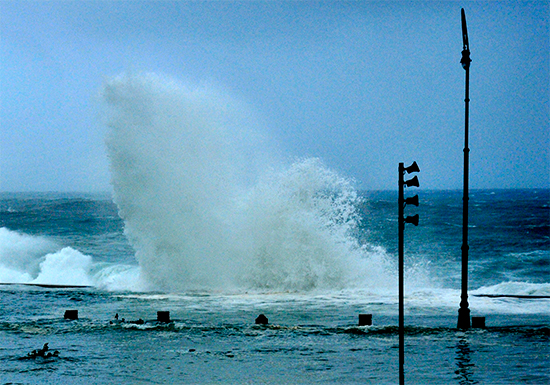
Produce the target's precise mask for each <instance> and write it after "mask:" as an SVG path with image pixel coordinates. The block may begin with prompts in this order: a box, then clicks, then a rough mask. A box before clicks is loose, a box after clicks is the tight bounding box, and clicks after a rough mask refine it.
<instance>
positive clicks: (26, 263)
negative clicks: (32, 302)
mask: <svg viewBox="0 0 550 385" xmlns="http://www.w3.org/2000/svg"><path fill="white" fill-rule="evenodd" d="M57 247H58V246H57V245H56V244H55V243H54V242H53V241H51V240H49V239H47V238H45V237H40V236H31V235H27V234H21V233H19V232H17V231H12V230H9V229H7V228H5V227H2V228H0V282H11V283H21V282H28V281H29V280H31V279H32V277H33V276H36V275H37V274H38V272H39V270H40V267H39V263H40V258H42V257H43V256H44V255H45V254H46V253H48V252H51V251H53V250H55V249H56V248H57Z"/></svg>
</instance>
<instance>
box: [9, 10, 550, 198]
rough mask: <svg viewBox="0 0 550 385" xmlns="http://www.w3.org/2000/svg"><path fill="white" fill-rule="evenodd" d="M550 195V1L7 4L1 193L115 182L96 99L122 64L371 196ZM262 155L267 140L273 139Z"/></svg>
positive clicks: (96, 188) (103, 186)
mask: <svg viewBox="0 0 550 385" xmlns="http://www.w3.org/2000/svg"><path fill="white" fill-rule="evenodd" d="M461 7H464V9H465V11H466V18H467V22H468V32H469V40H470V50H471V58H472V60H473V61H472V65H471V71H470V72H471V74H470V98H471V103H470V148H471V152H470V154H471V155H470V167H471V173H470V187H471V188H472V189H475V188H510V187H514V188H515V187H519V188H524V187H550V117H549V116H550V104H549V94H550V56H549V52H550V38H549V8H550V7H549V2H547V1H545V2H543V1H539V2H528V3H521V2H516V1H508V2H482V1H475V2H470V1H462V2H451V1H443V2H434V1H430V2H405V1H399V2H369V1H361V2H339V1H334V2H309V1H301V2H283V1H263V2H250V1H247V2H232V1H215V2H200V1H193V2H187V1H179V2H164V1H153V2H145V1H131V2H123V1H116V2H111V1H86V2H84V1H70V2H60V1H47V2H30V1H5V0H0V92H1V94H0V191H104V190H109V189H110V185H109V178H110V176H109V169H108V162H107V158H106V155H105V148H104V137H105V128H104V127H102V125H101V119H100V118H99V113H98V106H97V95H98V93H99V90H100V89H101V86H102V84H103V82H104V80H105V79H108V78H110V77H112V76H115V75H118V74H119V73H122V72H125V71H137V72H139V71H144V72H156V73H159V74H164V75H168V76H171V77H174V78H176V79H179V80H181V81H182V82H189V83H193V84H196V83H199V84H205V83H206V84H210V85H212V86H214V87H217V88H218V89H220V90H223V91H224V92H226V93H228V94H229V95H232V96H233V97H235V98H236V99H238V100H240V101H242V102H243V103H245V104H246V105H247V106H249V107H250V109H251V110H253V111H254V113H255V114H256V115H257V116H258V117H259V118H260V120H261V121H262V123H263V125H264V126H265V128H266V130H268V132H269V135H270V136H271V137H272V139H273V140H274V141H276V142H277V143H278V145H279V147H280V148H281V149H282V152H283V153H284V154H285V156H287V157H289V158H292V157H306V156H315V157H319V158H321V159H322V160H323V161H324V162H325V164H326V165H327V166H328V167H329V168H332V169H334V170H336V171H337V172H339V173H340V174H342V175H344V176H347V177H350V178H354V179H355V180H356V181H357V185H358V187H359V188H365V189H396V188H397V165H398V163H399V162H405V163H406V165H408V164H410V163H411V162H412V161H413V160H416V161H417V162H418V164H419V165H420V168H421V173H420V174H419V179H420V183H421V187H422V188H427V189H452V188H461V187H462V172H463V166H462V162H463V160H462V159H463V147H464V79H465V71H464V70H463V69H462V67H461V66H460V63H459V61H460V57H461V50H462V37H461V25H460V8H461ZM259 150H260V149H259Z"/></svg>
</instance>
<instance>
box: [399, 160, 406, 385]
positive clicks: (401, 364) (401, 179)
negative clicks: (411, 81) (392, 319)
mask: <svg viewBox="0 0 550 385" xmlns="http://www.w3.org/2000/svg"><path fill="white" fill-rule="evenodd" d="M404 174H405V166H404V165H403V163H399V384H400V385H404V384H405V373H404V364H405V317H404V300H403V294H404V279H403V265H404V263H403V243H404V242H403V233H404V230H405V219H404V208H405V196H404V195H405V194H404V192H403V185H404V183H405V182H404Z"/></svg>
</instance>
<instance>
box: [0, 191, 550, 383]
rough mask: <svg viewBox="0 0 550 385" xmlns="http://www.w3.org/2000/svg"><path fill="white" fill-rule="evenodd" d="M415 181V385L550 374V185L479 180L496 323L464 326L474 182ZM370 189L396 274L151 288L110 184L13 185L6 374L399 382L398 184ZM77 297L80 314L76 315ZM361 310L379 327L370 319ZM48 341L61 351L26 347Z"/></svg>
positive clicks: (370, 218) (408, 259) (408, 350)
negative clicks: (52, 188)
mask: <svg viewBox="0 0 550 385" xmlns="http://www.w3.org/2000/svg"><path fill="white" fill-rule="evenodd" d="M418 194H419V196H420V203H421V204H420V206H419V207H418V208H414V209H412V208H411V209H410V211H411V213H412V212H414V213H418V214H419V215H420V224H419V226H418V227H414V226H412V225H410V226H409V225H408V226H407V228H406V230H405V266H406V271H407V273H406V275H405V325H406V330H405V381H406V383H411V384H428V383H429V384H476V383H479V384H518V383H525V384H546V383H549V381H550V344H549V340H550V299H549V298H548V297H549V296H550V280H549V278H550V265H549V261H550V258H549V256H550V239H549V225H550V223H549V222H550V219H549V212H550V211H549V201H550V190H494V191H490V190H486V191H485V190H481V191H473V192H472V193H471V196H470V205H471V210H470V211H471V220H470V242H469V244H470V259H471V263H470V288H471V291H470V293H469V294H470V297H469V302H470V309H471V312H472V316H484V317H486V328H484V329H478V328H476V329H470V330H467V331H461V330H457V329H456V322H457V310H458V306H459V302H460V298H459V297H460V245H461V210H462V209H461V207H462V205H461V191H422V190H421V189H418ZM358 195H359V196H360V197H361V198H363V199H362V202H361V203H360V204H358V208H359V210H358V212H359V213H360V218H359V225H358V229H359V233H358V234H356V235H355V237H356V239H357V240H358V243H360V244H362V245H367V246H368V250H366V252H365V255H363V256H362V257H361V258H363V259H364V260H363V262H364V264H365V265H366V266H365V267H366V268H367V270H368V269H371V268H372V269H374V270H375V271H376V272H377V275H380V274H382V273H381V272H384V274H385V275H384V276H372V275H370V274H368V273H364V274H365V275H364V278H365V279H366V280H367V279H368V280H369V281H365V282H359V283H357V282H355V281H354V282H353V283H350V285H348V286H347V287H346V284H345V282H344V284H340V283H339V282H334V283H332V284H333V285H334V288H333V289H331V288H330V287H327V285H329V284H331V283H329V284H326V283H324V280H323V279H319V283H318V285H313V284H311V283H309V284H308V285H309V286H306V287H298V283H296V282H294V283H285V282H284V279H282V278H281V284H280V285H279V287H265V286H264V285H261V284H259V283H258V282H256V281H254V280H251V281H249V284H248V285H244V284H242V283H241V286H240V287H238V286H237V285H228V286H226V288H225V289H223V288H221V287H216V286H211V288H208V287H203V288H197V287H193V288H191V289H187V290H186V289H182V290H175V289H174V290H166V289H163V290H159V289H157V290H155V289H154V288H150V287H149V288H144V287H139V285H140V283H139V282H140V278H139V272H138V271H139V267H138V263H137V261H136V258H135V251H134V249H133V248H132V246H131V245H130V244H129V242H128V241H127V238H126V236H125V234H124V222H123V220H122V219H120V217H119V215H118V208H117V206H116V204H115V203H113V201H112V199H111V197H110V196H109V195H106V194H105V195H101V194H61V193H58V194H54V193H50V194H46V193H42V194H38V193H37V194H31V193H26V194H24V193H19V194H15V193H3V194H1V195H0V225H1V228H0V280H1V282H2V283H10V285H7V284H4V285H0V304H1V306H0V309H1V310H0V341H1V342H2V343H1V344H0V360H1V363H2V364H1V368H2V369H1V370H2V375H1V379H2V383H4V384H8V383H17V384H46V383H64V384H112V383H127V384H154V383H158V384H163V383H197V384H199V383H231V384H242V383H250V384H288V383H295V384H299V383H302V384H307V383H342V384H353V383H373V384H392V383H398V379H399V377H398V368H399V367H398V328H397V325H398V319H397V317H398V306H397V301H398V298H397V273H396V269H395V266H396V262H397V261H396V259H397V218H396V217H397V204H396V199H397V193H396V192H390V191H386V192H361V193H359V194H358ZM408 209H409V208H408V207H407V210H408ZM210 262H212V261H210ZM302 263H304V261H302ZM318 263H320V262H318ZM278 268H280V269H282V268H283V267H281V266H278ZM169 277H170V279H174V277H173V276H171V275H169ZM277 278H280V277H279V276H277ZM294 279H302V280H304V279H305V278H303V277H295V278H294ZM372 280H374V282H373V281H372ZM17 283H36V284H44V285H47V284H50V285H85V286H86V287H74V288H55V287H45V286H39V285H22V284H17ZM175 287H178V286H177V285H176V286H175ZM480 294H492V295H497V294H499V295H511V296H515V295H518V296H539V297H542V298H536V297H535V298H516V297H480V296H478V295H480ZM72 309H74V310H78V315H79V318H78V320H66V319H64V312H65V310H72ZM157 311H169V312H170V313H169V314H170V318H171V320H172V322H170V323H159V322H156V319H157ZM117 313H118V314H119V317H120V319H122V318H125V322H114V321H115V319H114V316H115V314H117ZM361 313H368V314H372V319H373V325H372V326H358V315H359V314H361ZM259 314H265V315H266V316H267V317H268V320H269V323H268V324H267V325H256V324H255V323H254V320H255V318H256V317H257V316H258V315H259ZM140 319H141V320H143V321H145V322H144V323H143V324H139V323H132V322H130V321H138V320H140ZM44 343H48V344H49V348H50V351H54V350H57V351H59V356H58V357H50V358H42V357H35V358H29V357H28V354H29V353H30V352H32V351H33V350H37V349H39V348H41V347H42V346H43V344H44Z"/></svg>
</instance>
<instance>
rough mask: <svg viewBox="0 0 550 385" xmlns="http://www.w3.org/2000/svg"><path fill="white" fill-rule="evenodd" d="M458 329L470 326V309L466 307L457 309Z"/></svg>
mask: <svg viewBox="0 0 550 385" xmlns="http://www.w3.org/2000/svg"><path fill="white" fill-rule="evenodd" d="M457 328H458V329H469V328H470V309H468V308H467V307H461V308H460V309H458V323H457Z"/></svg>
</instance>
